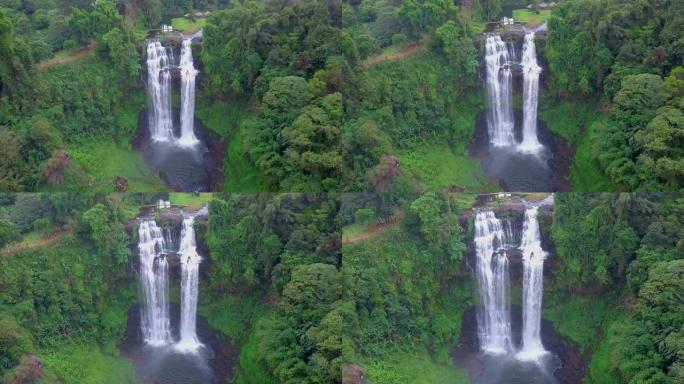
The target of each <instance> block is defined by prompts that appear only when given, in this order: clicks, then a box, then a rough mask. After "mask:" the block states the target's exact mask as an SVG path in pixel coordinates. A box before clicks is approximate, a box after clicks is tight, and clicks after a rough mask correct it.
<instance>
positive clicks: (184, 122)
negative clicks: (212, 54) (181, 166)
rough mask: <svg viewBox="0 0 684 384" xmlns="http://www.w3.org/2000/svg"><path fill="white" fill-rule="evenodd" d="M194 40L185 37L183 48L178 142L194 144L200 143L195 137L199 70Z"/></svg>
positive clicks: (188, 144)
mask: <svg viewBox="0 0 684 384" xmlns="http://www.w3.org/2000/svg"><path fill="white" fill-rule="evenodd" d="M191 44H192V40H191V39H184V40H183V47H182V48H181V59H180V71H181V117H180V120H181V136H180V138H179V139H178V143H179V144H180V145H182V146H193V145H195V144H197V143H198V140H197V138H196V137H195V76H197V72H198V71H197V70H196V69H195V65H194V63H193V60H192V45H191Z"/></svg>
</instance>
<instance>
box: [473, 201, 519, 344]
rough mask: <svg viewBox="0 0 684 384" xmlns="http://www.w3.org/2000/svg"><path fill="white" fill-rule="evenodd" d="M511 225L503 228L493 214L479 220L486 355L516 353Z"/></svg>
mask: <svg viewBox="0 0 684 384" xmlns="http://www.w3.org/2000/svg"><path fill="white" fill-rule="evenodd" d="M511 238H512V234H511V227H510V225H505V226H504V225H502V222H501V220H499V219H497V218H496V216H494V212H492V211H483V212H478V213H477V215H476V217H475V240H474V242H475V253H476V257H477V263H476V264H477V265H476V271H477V280H478V285H479V291H480V298H481V305H480V307H479V310H478V322H477V323H478V335H479V338H480V346H481V348H482V350H483V351H484V352H486V353H491V354H504V353H509V352H510V351H512V349H513V346H512V341H511V340H512V338H511V319H510V302H509V293H508V292H509V278H508V258H507V256H506V253H505V249H506V247H507V246H508V244H509V242H510V239H511Z"/></svg>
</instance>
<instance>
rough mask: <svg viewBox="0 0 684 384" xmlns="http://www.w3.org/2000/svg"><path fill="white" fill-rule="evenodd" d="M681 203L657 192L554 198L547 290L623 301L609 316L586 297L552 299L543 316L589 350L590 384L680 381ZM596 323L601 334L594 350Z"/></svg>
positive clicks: (683, 241) (683, 208)
mask: <svg viewBox="0 0 684 384" xmlns="http://www.w3.org/2000/svg"><path fill="white" fill-rule="evenodd" d="M683 204H684V202H683V201H682V200H681V198H680V197H678V196H669V195H662V194H660V195H648V194H597V195H589V194H561V195H558V196H557V199H556V206H555V216H554V223H553V239H554V241H555V244H556V250H557V257H558V259H559V265H558V266H557V267H556V279H555V281H554V287H555V289H556V290H557V292H556V293H555V295H567V294H570V293H574V294H577V293H579V294H582V293H583V292H601V295H602V296H603V297H605V298H606V299H605V300H609V301H613V302H614V301H618V302H620V301H622V302H623V303H625V304H623V306H624V311H625V315H623V316H615V315H611V312H614V311H616V310H619V306H618V307H612V309H611V307H609V306H599V307H596V305H595V304H596V303H595V299H594V298H592V299H588V300H586V299H582V298H575V299H573V300H572V303H573V304H570V303H565V304H562V303H552V307H553V306H557V305H560V306H559V307H557V309H552V311H551V312H550V314H549V315H548V316H549V317H550V318H551V319H552V320H554V321H556V322H558V323H559V325H558V327H559V329H560V330H561V331H562V332H565V333H567V334H568V335H570V336H571V337H572V338H573V339H574V340H576V341H578V342H579V343H580V344H581V345H582V346H583V347H585V348H587V347H589V346H593V347H594V348H596V349H595V351H596V353H595V354H594V355H593V359H592V363H591V366H590V372H589V382H590V383H605V382H615V383H677V382H679V381H681V380H682V377H683V376H682V374H683V372H684V371H682V358H681V356H682V353H683V351H684V349H682V345H684V344H682V336H681V334H682V329H681V327H682V324H684V312H682V308H684V306H683V304H684V303H683V301H682V297H681V295H680V294H679V293H678V292H681V290H682V287H683V286H682V284H683V283H684V278H683V277H684V269H683V268H682V267H683V264H682V260H683V259H684V248H682V245H683V244H684V232H683V231H682V228H684V226H683V225H682V224H683V223H684V205H683ZM630 302H631V303H632V304H628V303H630ZM573 307H574V309H572V308H573ZM564 312H565V313H567V315H566V316H563V317H562V318H561V317H559V316H558V315H559V314H562V313H564ZM571 312H574V313H577V314H581V316H584V318H583V319H582V318H580V317H578V315H572V314H571ZM566 323H568V324H566ZM596 327H601V328H603V329H604V330H606V331H607V332H606V334H605V336H604V337H603V338H602V339H601V341H600V343H599V345H598V347H596V345H595V340H596V335H595V334H594V335H592V332H595V330H596ZM563 329H567V331H563Z"/></svg>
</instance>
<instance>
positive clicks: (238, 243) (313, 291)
mask: <svg viewBox="0 0 684 384" xmlns="http://www.w3.org/2000/svg"><path fill="white" fill-rule="evenodd" d="M338 211H339V200H338V199H337V197H336V196H335V195H326V194H253V195H237V194H226V195H222V196H218V197H217V198H215V199H214V200H212V202H211V204H210V206H209V229H208V232H207V236H206V238H207V244H208V246H209V249H210V251H211V257H212V264H211V269H210V271H209V283H208V285H209V287H210V289H211V291H212V292H214V293H215V294H218V295H221V294H225V293H227V292H243V293H244V292H262V293H267V294H268V295H271V296H272V297H273V300H274V302H275V304H274V307H275V309H274V311H273V313H272V314H271V315H269V316H267V317H264V318H262V319H260V320H259V321H258V322H257V324H255V329H256V331H255V332H256V338H257V341H258V348H257V354H258V357H257V361H258V364H261V365H262V366H263V367H265V371H266V372H267V373H268V376H270V377H271V378H272V380H273V381H274V382H278V383H339V382H340V380H341V364H342V361H341V354H342V353H341V350H342V326H343V324H344V322H345V320H344V318H345V311H344V306H343V303H342V301H341V289H342V284H341V277H340V272H339V268H340V266H341V251H340V233H339V226H338V221H337V220H338Z"/></svg>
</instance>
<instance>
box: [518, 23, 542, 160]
mask: <svg viewBox="0 0 684 384" xmlns="http://www.w3.org/2000/svg"><path fill="white" fill-rule="evenodd" d="M534 36H535V32H534V31H531V32H526V33H525V43H524V44H523V56H522V68H523V131H522V142H521V143H520V145H519V146H518V149H519V150H520V151H523V152H529V153H537V152H539V150H540V149H542V148H543V146H542V144H541V143H540V142H539V139H538V138H537V104H538V97H539V75H540V74H541V71H542V69H541V67H540V66H539V64H537V53H536V47H535V44H534Z"/></svg>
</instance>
